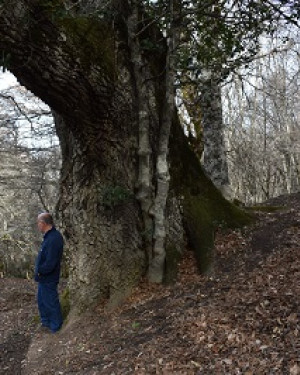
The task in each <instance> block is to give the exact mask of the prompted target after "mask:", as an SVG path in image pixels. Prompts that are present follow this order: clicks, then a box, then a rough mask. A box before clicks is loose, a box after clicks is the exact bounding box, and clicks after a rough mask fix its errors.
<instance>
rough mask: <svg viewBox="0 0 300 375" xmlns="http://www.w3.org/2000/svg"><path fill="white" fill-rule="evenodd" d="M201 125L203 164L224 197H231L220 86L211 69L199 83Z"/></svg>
mask: <svg viewBox="0 0 300 375" xmlns="http://www.w3.org/2000/svg"><path fill="white" fill-rule="evenodd" d="M200 91H201V99H200V105H201V115H202V126H203V142H204V153H203V166H204V169H205V171H206V173H207V175H208V176H209V178H210V179H211V180H212V182H213V183H214V184H215V186H216V187H217V188H218V189H219V190H220V191H221V193H222V194H223V195H224V197H225V198H227V199H230V198H231V188H230V183H229V177H228V164H227V155H226V147H225V133H224V122H223V113H222V98H221V87H220V84H219V83H218V81H217V79H216V78H215V77H214V75H213V73H212V72H211V71H207V73H206V77H203V79H202V83H201V85H200Z"/></svg>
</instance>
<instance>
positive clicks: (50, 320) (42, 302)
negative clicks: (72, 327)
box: [37, 282, 63, 333]
mask: <svg viewBox="0 0 300 375" xmlns="http://www.w3.org/2000/svg"><path fill="white" fill-rule="evenodd" d="M57 285H58V283H57V282H49V283H39V285H38V296H37V297H38V298H37V299H38V308H39V312H40V317H41V322H42V325H43V326H45V327H49V328H50V330H51V331H52V332H53V333H54V332H56V331H58V330H59V329H60V328H61V326H62V323H63V318H62V314H61V308H60V303H59V298H58V292H57Z"/></svg>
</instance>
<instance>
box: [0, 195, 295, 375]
mask: <svg viewBox="0 0 300 375" xmlns="http://www.w3.org/2000/svg"><path fill="white" fill-rule="evenodd" d="M267 204H268V205H269V206H270V212H269V213H268V212H262V211H256V216H257V218H258V220H257V221H256V223H255V224H254V225H252V226H249V227H247V228H243V229H242V230H224V229H223V230H221V229H220V230H219V231H218V233H217V234H216V264H215V267H214V270H213V272H212V274H210V275H206V276H204V275H199V274H198V273H197V271H196V266H195V262H194V259H193V257H192V254H191V253H190V252H187V253H186V256H185V257H184V259H183V260H182V263H181V265H180V275H179V279H178V281H177V282H176V284H175V285H173V286H168V287H166V286H151V285H148V284H147V283H145V282H144V283H141V285H140V286H139V287H138V288H136V290H135V291H134V293H133V294H132V295H131V297H130V298H128V300H127V301H126V303H125V304H124V305H122V307H120V308H118V309H116V310H115V311H113V312H107V311H104V310H103V307H102V306H99V308H97V309H95V310H94V311H90V312H88V313H86V314H85V315H84V316H81V317H80V318H78V319H77V320H75V319H72V320H71V321H69V322H67V323H66V324H65V326H64V327H63V329H62V330H61V331H60V332H59V333H57V334H55V335H52V334H47V333H42V332H39V330H38V329H37V325H38V322H37V314H38V313H37V308H36V302H35V293H36V285H35V284H34V283H33V282H32V281H28V280H20V279H1V280H0V355H1V357H0V374H5V375H17V374H24V375H29V374H30V375H32V374H35V375H37V374H45V375H48V374H49V375H50V374H55V375H60V374H66V375H67V374H86V375H92V374H95V375H97V374H110V375H113V374H116V375H118V374H122V375H123V374H124V375H125V374H138V375H144V374H145V375H148V374H162V375H163V374H181V375H183V374H187V375H189V374H201V375H218V374H229V375H233V374H244V375H262V374H272V375H273V374H280V375H284V374H289V375H297V374H300V322H299V321H300V320H299V317H300V305H299V299H300V282H299V280H300V194H294V195H290V196H282V197H278V198H276V199H273V200H272V201H269V202H268V203H267ZM275 205H276V206H280V207H281V208H280V209H279V210H276V211H273V210H272V207H271V206H275Z"/></svg>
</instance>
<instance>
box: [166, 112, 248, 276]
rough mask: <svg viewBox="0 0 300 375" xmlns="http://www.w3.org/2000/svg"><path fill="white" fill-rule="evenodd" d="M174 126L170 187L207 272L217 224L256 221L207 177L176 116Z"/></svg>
mask: <svg viewBox="0 0 300 375" xmlns="http://www.w3.org/2000/svg"><path fill="white" fill-rule="evenodd" d="M172 130H173V132H172V137H171V149H170V157H171V176H172V180H171V189H173V190H175V192H176V193H177V195H179V196H182V198H183V213H184V224H185V227H186V231H187V234H188V238H189V245H190V246H191V248H192V249H193V250H194V252H195V257H196V260H197V263H198V268H199V270H200V271H201V272H207V271H209V270H210V267H211V265H212V260H213V248H214V234H215V231H216V228H217V227H219V226H223V227H231V228H233V227H241V226H244V225H246V224H250V223H251V222H253V221H254V217H253V215H251V214H250V213H249V212H246V211H245V210H243V209H241V208H239V207H236V206H235V205H233V204H231V203H230V202H229V201H227V200H226V199H225V198H224V197H223V196H222V194H221V193H220V191H219V190H218V189H217V188H216V187H215V186H214V185H213V183H212V182H211V181H210V180H209V179H208V178H207V176H206V175H205V174H204V172H203V170H202V168H201V165H200V161H199V159H198V158H197V156H196V155H195V153H194V152H193V151H192V150H191V149H190V147H189V145H188V142H187V140H186V139H185V138H184V137H183V136H182V132H183V131H182V129H181V127H180V124H179V123H178V121H177V120H176V119H175V123H174V125H173V129H172ZM172 145H173V147H172Z"/></svg>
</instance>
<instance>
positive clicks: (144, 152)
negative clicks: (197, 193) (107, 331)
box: [127, 0, 153, 263]
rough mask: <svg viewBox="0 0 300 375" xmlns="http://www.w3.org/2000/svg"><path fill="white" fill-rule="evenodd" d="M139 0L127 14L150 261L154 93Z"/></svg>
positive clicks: (139, 190) (140, 187)
mask: <svg viewBox="0 0 300 375" xmlns="http://www.w3.org/2000/svg"><path fill="white" fill-rule="evenodd" d="M138 8H139V1H134V0H133V1H131V14H130V15H129V17H128V21H127V25H128V45H129V48H130V55H131V62H132V64H133V71H134V81H135V92H136V112H137V123H138V129H139V137H138V144H139V145H138V157H139V167H138V181H137V193H136V198H137V200H138V201H139V203H140V205H141V209H142V213H143V221H144V234H145V235H144V238H145V246H146V252H147V256H148V262H149V263H150V262H151V260H152V234H153V220H152V217H150V215H149V210H150V207H151V205H152V204H153V201H152V198H153V197H152V183H151V180H152V170H153V169H152V168H151V166H150V161H151V160H150V157H151V146H150V134H149V128H150V126H149V116H150V114H149V108H148V103H149V98H150V97H151V93H149V91H148V90H147V84H146V77H147V76H148V74H147V68H146V63H145V62H144V61H143V55H142V48H141V45H140V40H139V35H138V31H139V27H138V25H139V11H138Z"/></svg>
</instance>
